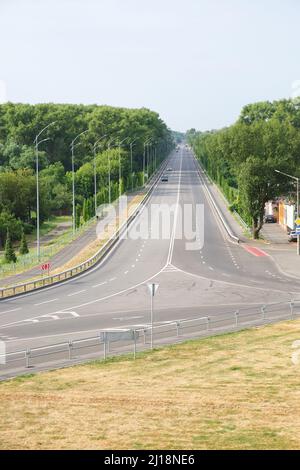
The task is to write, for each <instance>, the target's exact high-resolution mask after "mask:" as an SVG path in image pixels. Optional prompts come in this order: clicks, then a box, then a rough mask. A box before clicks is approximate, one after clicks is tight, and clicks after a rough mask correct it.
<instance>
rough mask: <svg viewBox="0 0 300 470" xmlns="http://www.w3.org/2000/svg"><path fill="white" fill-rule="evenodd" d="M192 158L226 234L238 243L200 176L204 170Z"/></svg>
mask: <svg viewBox="0 0 300 470" xmlns="http://www.w3.org/2000/svg"><path fill="white" fill-rule="evenodd" d="M194 158H195V161H196V164H197V166H198V174H199V177H200V179H201V181H202V182H203V188H204V190H205V192H206V194H207V196H208V198H209V200H210V201H211V203H212V205H213V207H214V209H215V211H216V213H217V214H218V217H219V219H220V220H221V222H222V225H223V227H224V228H225V230H226V232H227V234H228V235H229V237H230V238H231V239H232V240H233V241H234V242H236V243H239V242H240V239H239V238H238V237H237V236H236V235H234V234H233V232H232V230H231V228H230V227H229V225H228V223H227V222H226V220H225V219H224V217H223V214H222V213H221V211H220V209H219V208H218V206H217V204H216V202H215V200H214V198H213V197H212V195H211V192H210V190H209V189H208V187H207V185H206V182H205V181H204V178H203V176H202V174H201V172H204V169H203V168H202V166H201V164H200V162H199V160H198V159H197V158H196V157H195V156H194ZM204 174H206V173H205V172H204Z"/></svg>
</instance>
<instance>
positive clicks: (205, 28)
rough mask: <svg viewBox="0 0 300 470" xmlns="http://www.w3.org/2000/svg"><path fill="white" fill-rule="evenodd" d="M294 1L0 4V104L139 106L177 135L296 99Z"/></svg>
mask: <svg viewBox="0 0 300 470" xmlns="http://www.w3.org/2000/svg"><path fill="white" fill-rule="evenodd" d="M299 21H300V1H299V0H151V1H150V0H149V1H148V0H0V47H1V49H0V51H1V55H0V102H3V101H5V100H9V101H13V102H26V103H39V102H63V103H85V104H89V103H96V104H107V105H112V106H126V107H137V108H140V107H143V106H144V107H148V108H150V109H153V110H154V111H157V112H159V114H160V115H161V117H162V119H164V121H165V122H166V123H167V125H168V126H169V127H170V128H172V129H174V130H180V131H185V130H187V129H189V128H191V127H195V128H197V129H200V130H205V129H211V128H220V127H223V126H225V125H228V124H231V123H233V122H234V121H235V120H236V119H237V117H238V115H239V112H240V110H241V108H242V106H244V105H245V104H248V103H250V102H254V101H261V100H267V99H268V100H273V99H280V98H288V97H290V96H292V95H296V94H300V92H299V90H300V82H299V80H300V60H299V45H300V28H299Z"/></svg>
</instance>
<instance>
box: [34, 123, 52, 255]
mask: <svg viewBox="0 0 300 470" xmlns="http://www.w3.org/2000/svg"><path fill="white" fill-rule="evenodd" d="M55 123H56V121H52V122H50V124H48V125H47V126H45V127H44V128H43V129H42V130H41V131H40V132H39V133H38V134H37V135H36V136H35V139H34V142H33V143H34V144H35V158H36V254H37V259H38V261H39V260H40V190H39V145H40V144H41V143H42V142H46V140H50V138H49V137H48V138H47V139H42V140H39V137H40V135H41V134H42V133H43V132H44V131H45V130H46V129H48V127H49V126H52V125H53V124H55Z"/></svg>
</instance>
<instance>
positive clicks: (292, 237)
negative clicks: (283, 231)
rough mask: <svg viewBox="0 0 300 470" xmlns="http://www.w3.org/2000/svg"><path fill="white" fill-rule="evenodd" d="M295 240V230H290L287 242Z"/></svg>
mask: <svg viewBox="0 0 300 470" xmlns="http://www.w3.org/2000/svg"><path fill="white" fill-rule="evenodd" d="M296 241H297V234H296V230H292V231H291V232H290V233H289V242H296Z"/></svg>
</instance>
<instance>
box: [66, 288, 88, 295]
mask: <svg viewBox="0 0 300 470" xmlns="http://www.w3.org/2000/svg"><path fill="white" fill-rule="evenodd" d="M82 292H86V289H83V290H78V291H77V292H73V294H68V297H72V296H73V295H78V294H81V293H82Z"/></svg>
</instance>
